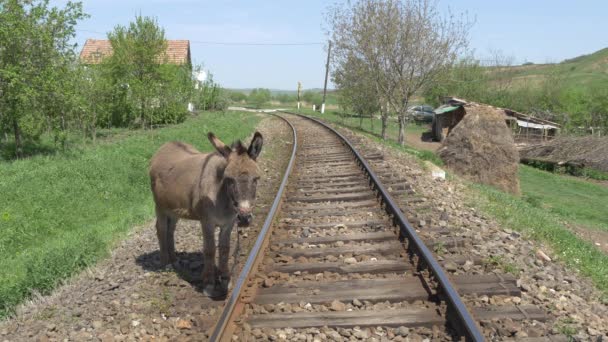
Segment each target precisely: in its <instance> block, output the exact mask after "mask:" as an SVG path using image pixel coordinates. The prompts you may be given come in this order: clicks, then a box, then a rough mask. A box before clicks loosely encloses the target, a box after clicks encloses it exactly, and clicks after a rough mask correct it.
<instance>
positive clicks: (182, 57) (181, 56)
mask: <svg viewBox="0 0 608 342" xmlns="http://www.w3.org/2000/svg"><path fill="white" fill-rule="evenodd" d="M111 54H112V45H111V44H110V41H109V40H106V39H87V41H86V42H85V43H84V46H83V47H82V51H80V60H81V61H82V63H85V64H99V63H101V61H102V60H103V58H104V57H106V56H109V55H111ZM162 59H163V60H166V61H167V63H168V64H174V65H189V66H190V67H192V58H191V55H190V41H189V40H167V50H166V51H165V55H164V56H163V58H162Z"/></svg>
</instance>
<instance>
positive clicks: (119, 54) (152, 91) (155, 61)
mask: <svg viewBox="0 0 608 342" xmlns="http://www.w3.org/2000/svg"><path fill="white" fill-rule="evenodd" d="M108 38H109V40H110V44H111V45H112V51H113V53H112V56H110V57H109V58H108V61H109V63H108V65H109V66H110V68H111V69H112V71H113V76H114V80H115V85H116V86H118V87H119V89H118V91H119V92H121V91H123V89H121V88H122V87H123V85H124V84H128V87H129V90H130V92H131V94H132V97H133V98H134V99H135V101H134V103H133V104H132V105H133V107H134V108H136V109H137V111H138V112H139V117H138V120H139V123H140V124H141V126H142V128H143V127H146V122H147V123H149V124H150V123H151V122H152V121H153V118H152V115H151V114H152V105H153V102H152V100H153V99H154V98H157V97H158V95H159V94H160V88H161V83H162V81H163V77H162V71H161V64H162V63H163V62H165V61H164V60H163V59H162V56H163V55H164V52H165V50H166V49H167V41H166V39H165V31H164V29H162V28H161V27H160V26H159V25H158V23H157V21H156V20H155V19H153V18H150V17H143V16H140V15H138V16H136V17H135V21H134V22H131V23H130V24H129V27H128V28H127V27H124V26H121V25H117V26H116V27H114V30H113V31H112V32H110V33H109V34H108Z"/></svg>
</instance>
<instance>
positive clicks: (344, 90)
mask: <svg viewBox="0 0 608 342" xmlns="http://www.w3.org/2000/svg"><path fill="white" fill-rule="evenodd" d="M332 81H333V83H334V84H335V85H336V86H337V87H338V88H339V89H340V93H339V94H340V95H339V96H340V104H341V105H342V107H346V108H347V109H350V110H352V111H353V112H354V113H355V114H357V115H359V125H360V126H361V124H362V122H363V117H364V116H369V117H370V119H372V118H373V114H374V113H376V112H378V110H379V109H380V102H379V96H378V92H377V89H376V87H375V85H374V81H373V79H372V76H371V75H370V74H369V73H368V71H367V69H366V68H365V64H364V63H362V62H361V60H359V59H358V58H356V57H355V56H351V57H350V58H348V59H347V60H346V63H344V64H340V65H338V69H336V70H334V71H333V76H332ZM383 122H385V121H384V120H383ZM372 124H373V120H372ZM385 136H386V125H384V124H383V129H382V138H384V137H385Z"/></svg>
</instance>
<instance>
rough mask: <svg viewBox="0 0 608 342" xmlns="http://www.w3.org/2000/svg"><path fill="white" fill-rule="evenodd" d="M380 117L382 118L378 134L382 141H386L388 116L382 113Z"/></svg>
mask: <svg viewBox="0 0 608 342" xmlns="http://www.w3.org/2000/svg"><path fill="white" fill-rule="evenodd" d="M381 117H382V132H381V133H380V136H381V137H382V140H386V125H387V123H388V114H387V113H382V115H381Z"/></svg>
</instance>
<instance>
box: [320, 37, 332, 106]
mask: <svg viewBox="0 0 608 342" xmlns="http://www.w3.org/2000/svg"><path fill="white" fill-rule="evenodd" d="M330 55H331V40H330V41H329V45H328V46H327V64H325V85H324V86H323V103H321V114H323V113H325V96H326V95H327V77H328V76H329V56H330Z"/></svg>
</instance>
